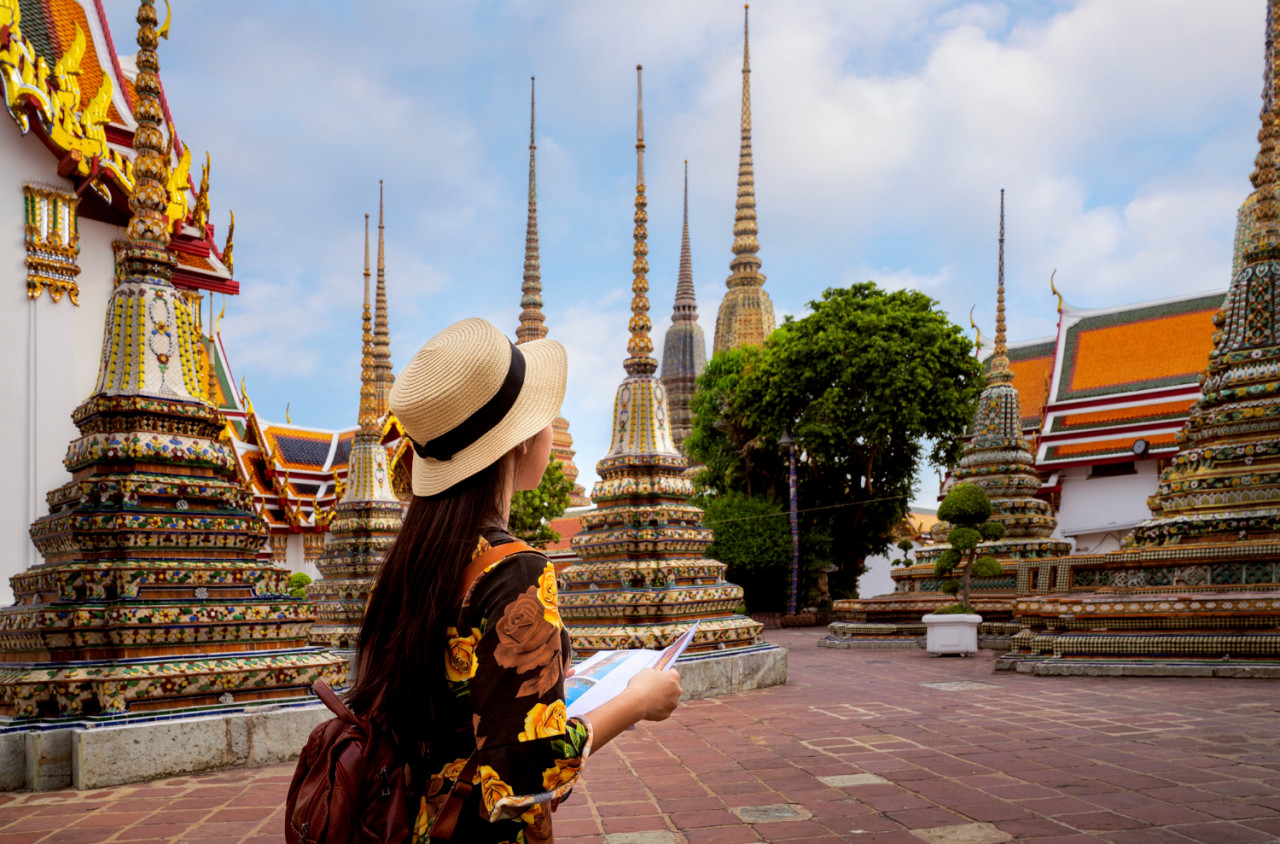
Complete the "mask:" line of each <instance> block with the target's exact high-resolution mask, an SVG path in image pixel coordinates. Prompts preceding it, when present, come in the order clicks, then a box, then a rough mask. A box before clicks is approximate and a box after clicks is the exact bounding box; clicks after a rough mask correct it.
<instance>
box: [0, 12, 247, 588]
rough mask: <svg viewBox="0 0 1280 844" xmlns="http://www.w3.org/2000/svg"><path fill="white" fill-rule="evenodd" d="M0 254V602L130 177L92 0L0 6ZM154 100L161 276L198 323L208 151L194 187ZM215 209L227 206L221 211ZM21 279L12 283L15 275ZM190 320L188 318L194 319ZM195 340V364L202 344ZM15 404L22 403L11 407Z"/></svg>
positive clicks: (40, 494) (221, 285)
mask: <svg viewBox="0 0 1280 844" xmlns="http://www.w3.org/2000/svg"><path fill="white" fill-rule="evenodd" d="M0 29H2V30H3V32H4V37H3V38H0V93H2V95H3V99H4V105H5V109H6V111H7V113H8V116H9V120H10V121H12V122H11V123H10V122H9V121H5V122H6V123H8V128H0V159H3V161H4V163H5V166H4V167H3V168H0V191H3V192H5V193H6V195H8V196H10V197H11V198H12V201H9V202H3V203H0V229H3V230H4V231H6V232H8V236H7V237H5V238H0V260H2V261H3V262H4V265H5V266H8V267H11V268H13V269H14V274H13V275H14V276H16V277H11V281H12V283H13V284H14V287H13V288H12V289H11V291H10V293H11V298H10V300H9V304H8V305H7V306H6V307H3V308H0V353H3V355H4V358H5V360H8V361H11V362H14V361H26V362H27V363H23V364H22V365H13V366H9V367H7V368H6V369H5V375H4V377H3V379H0V395H2V396H3V398H4V401H5V404H6V405H7V406H8V407H10V408H12V412H10V413H7V414H5V415H4V418H3V421H2V422H0V435H3V440H4V442H5V443H6V444H7V446H8V447H6V448H5V449H3V450H2V451H3V456H0V472H3V475H4V477H5V479H6V483H5V485H4V493H3V496H4V497H3V503H4V505H5V506H3V507H0V543H3V545H2V546H0V547H2V548H3V553H0V605H5V604H8V603H10V601H11V600H12V593H11V592H10V591H9V578H10V577H12V576H13V575H15V574H17V573H19V572H21V571H22V570H23V569H26V568H28V567H30V566H32V565H35V564H37V563H39V562H40V561H41V559H42V558H41V556H40V553H39V551H38V550H37V548H36V547H35V546H34V545H33V544H32V543H31V541H30V539H29V537H28V535H27V526H28V525H30V524H31V523H32V522H34V521H36V520H37V519H38V518H40V517H41V516H42V515H43V514H44V513H45V512H47V504H46V502H45V493H46V492H47V491H48V490H50V489H54V488H56V487H60V486H62V485H63V484H64V483H65V482H67V481H68V480H70V478H71V476H70V474H68V472H67V469H66V468H65V467H64V466H63V465H62V457H63V456H64V453H65V451H66V444H67V442H69V441H70V440H72V439H73V438H75V437H76V436H77V429H76V427H75V425H74V423H73V422H72V419H71V411H72V410H73V409H74V408H75V407H76V406H77V405H79V404H80V403H81V402H82V401H83V400H84V398H85V396H87V395H89V394H90V393H92V392H93V391H94V388H95V385H96V383H97V377H98V368H99V362H100V357H101V354H100V353H101V350H102V337H103V334H102V331H103V321H102V315H103V314H104V313H105V310H106V306H107V299H108V297H109V296H110V295H111V293H112V290H113V289H114V285H115V281H116V266H117V265H116V259H115V252H116V248H117V245H118V244H119V243H121V242H123V240H124V226H125V225H126V224H127V223H128V222H129V219H130V214H131V212H130V209H129V199H130V197H131V196H132V195H133V191H134V187H135V185H136V183H137V175H136V173H135V171H134V150H133V137H134V134H135V133H136V131H137V129H138V119H137V116H136V113H135V112H136V109H137V107H138V104H139V97H138V93H137V90H136V80H137V78H138V68H137V66H136V63H135V62H134V60H133V59H132V58H131V57H127V56H120V55H117V53H116V49H115V45H114V43H113V41H112V37H111V32H110V29H109V28H108V26H107V21H106V18H105V16H104V14H103V10H102V6H101V4H98V3H94V2H90V1H89V0H40V2H36V0H19V1H18V2H9V3H5V4H4V5H3V7H0ZM159 96H160V101H159V107H160V110H161V113H162V122H163V128H164V129H165V133H166V137H167V138H168V139H169V141H168V142H167V143H166V145H165V147H163V148H162V150H161V152H162V154H166V155H167V162H166V163H167V168H166V170H167V173H168V176H167V181H166V183H165V184H164V185H163V186H162V189H163V190H164V191H165V196H166V207H165V216H166V217H167V218H168V219H169V220H170V221H171V222H172V223H173V226H172V228H171V230H170V237H169V243H168V246H167V250H168V252H169V253H170V254H171V255H172V256H173V257H174V259H175V260H176V262H177V263H176V266H175V267H174V270H173V273H172V277H171V282H172V284H173V286H174V287H175V288H176V289H177V290H178V291H180V294H181V296H182V297H183V301H184V302H186V303H188V304H189V305H190V306H191V313H192V315H193V317H194V318H195V319H196V321H197V324H198V325H202V323H203V314H202V309H201V308H200V307H198V303H199V302H200V301H201V295H202V292H203V291H209V292H218V293H223V294H229V295H234V294H236V293H238V292H239V284H238V283H237V282H236V281H235V280H234V279H233V277H232V258H231V253H232V248H231V247H232V243H231V232H230V229H229V230H228V231H227V235H226V239H225V241H224V242H220V241H216V240H215V234H216V233H217V232H216V227H215V226H214V224H213V222H212V217H211V214H212V209H211V198H212V193H211V191H210V189H209V182H210V169H211V168H210V165H209V162H208V158H207V156H206V157H204V159H205V160H204V163H203V167H202V172H201V178H200V180H199V182H198V183H197V182H196V181H194V180H193V179H192V164H193V159H194V156H195V150H194V149H193V148H192V147H191V146H190V145H189V144H188V143H187V142H185V141H184V140H183V139H182V138H181V137H180V135H179V133H178V132H177V130H176V129H175V127H174V120H173V115H172V112H171V111H170V108H169V103H168V100H167V99H166V98H165V96H164V93H163V92H161V93H160V95H159ZM223 213H224V214H225V213H226V212H223ZM19 278H20V280H19ZM201 330H203V326H202V328H201ZM198 346H199V347H198V348H197V349H196V351H197V354H198V356H199V357H200V364H201V366H202V367H204V366H206V365H207V361H206V360H205V356H206V350H205V348H204V344H198ZM19 408H21V410H19Z"/></svg>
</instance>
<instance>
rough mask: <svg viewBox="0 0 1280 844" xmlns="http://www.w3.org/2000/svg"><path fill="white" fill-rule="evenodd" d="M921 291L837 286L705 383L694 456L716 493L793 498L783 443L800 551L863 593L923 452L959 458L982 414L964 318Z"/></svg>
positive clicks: (837, 582)
mask: <svg viewBox="0 0 1280 844" xmlns="http://www.w3.org/2000/svg"><path fill="white" fill-rule="evenodd" d="M937 306H938V303H937V302H936V301H934V300H933V299H931V298H930V297H928V296H926V295H925V294H923V293H920V292H918V291H914V290H897V291H884V290H881V289H880V288H879V287H877V286H876V285H875V284H874V283H873V282H866V283H861V284H855V285H853V286H851V287H849V288H832V289H829V290H827V291H826V292H825V293H824V294H823V296H822V298H821V299H819V300H817V301H814V302H811V303H810V307H811V308H812V309H813V312H812V313H811V314H809V315H808V316H806V317H804V318H802V319H798V320H797V319H792V318H790V317H788V318H787V320H786V321H785V322H784V323H783V324H782V325H781V326H779V327H778V329H777V330H776V331H775V332H774V333H773V334H772V335H771V336H770V337H769V339H768V340H767V341H766V342H765V344H764V346H763V347H761V348H759V349H750V350H744V351H737V352H730V353H727V354H726V353H721V354H718V355H716V356H714V357H713V358H712V359H711V361H709V362H708V364H707V368H706V370H705V371H704V372H703V375H702V377H701V378H700V379H699V381H698V395H697V396H696V397H695V400H694V404H693V409H694V412H695V414H696V418H695V423H694V429H693V432H692V433H691V435H690V437H689V439H688V440H687V441H686V442H687V444H688V448H689V453H690V455H691V456H692V457H694V458H695V459H696V460H698V461H700V462H702V463H704V464H705V465H706V467H707V468H706V470H705V471H704V472H702V473H701V475H700V477H699V483H700V484H701V485H702V486H703V487H704V488H706V489H708V490H709V491H712V492H716V493H721V492H727V491H731V490H732V491H739V492H744V493H746V492H748V491H749V492H750V493H751V494H753V495H761V494H766V493H767V494H768V495H769V496H770V497H771V498H772V499H773V500H774V501H775V502H777V503H779V504H782V503H784V502H786V500H787V471H786V468H785V462H784V460H783V458H782V457H781V455H780V454H779V452H778V445H777V443H778V440H779V438H780V437H781V435H782V433H783V431H785V430H790V431H791V432H792V435H793V437H794V439H795V448H796V453H797V458H798V467H797V472H798V485H799V491H798V494H799V504H800V508H801V510H802V511H804V512H802V514H801V547H802V553H804V554H805V555H806V556H809V555H816V556H817V558H818V559H817V560H815V561H814V562H818V561H821V562H824V563H829V564H833V565H835V566H836V571H835V572H834V573H833V574H832V577H831V590H832V594H833V595H834V596H836V597H843V596H848V595H852V594H855V593H856V588H857V587H856V584H857V576H858V574H860V573H861V571H862V568H863V560H864V559H865V558H866V557H867V556H869V555H871V554H877V553H882V552H884V551H885V550H886V549H887V547H888V545H889V543H890V541H891V533H890V531H891V529H892V527H893V526H894V525H895V524H897V523H898V521H899V520H900V519H901V518H902V517H903V515H904V514H905V513H906V504H907V500H908V498H909V497H910V494H911V491H912V482H913V479H914V478H915V475H916V471H917V469H918V468H919V465H920V462H921V461H922V460H928V461H930V462H932V463H933V464H935V465H938V466H946V465H949V464H950V463H951V462H952V461H953V460H954V459H955V458H956V457H957V456H958V454H959V449H960V437H961V436H962V434H963V433H964V431H965V429H966V428H967V426H968V424H969V421H970V419H971V418H972V415H973V409H974V404H975V402H976V400H977V396H978V393H979V391H980V390H981V386H982V369H981V365H980V364H979V363H978V361H977V360H975V359H974V357H973V354H972V352H973V346H972V344H971V343H970V342H969V340H968V339H967V338H966V337H965V336H964V333H963V331H962V330H961V329H960V327H959V326H957V325H955V324H954V323H952V322H951V320H950V319H949V318H948V317H947V315H946V314H945V313H943V312H942V311H940V310H939V309H938V307H937Z"/></svg>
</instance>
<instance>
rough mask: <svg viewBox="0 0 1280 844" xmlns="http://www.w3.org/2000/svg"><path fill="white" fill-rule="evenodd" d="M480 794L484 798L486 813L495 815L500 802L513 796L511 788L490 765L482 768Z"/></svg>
mask: <svg viewBox="0 0 1280 844" xmlns="http://www.w3.org/2000/svg"><path fill="white" fill-rule="evenodd" d="M480 793H481V795H483V797H484V808H485V811H486V812H488V813H490V814H493V809H494V807H495V806H497V805H498V802H499V801H500V800H503V799H504V798H507V797H510V796H512V794H514V792H513V791H512V790H511V786H509V785H507V784H506V783H505V782H503V781H502V777H500V776H498V772H497V771H495V770H494V769H493V768H490V767H489V766H488V765H481V766H480Z"/></svg>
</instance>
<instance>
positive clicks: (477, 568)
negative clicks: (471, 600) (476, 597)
mask: <svg viewBox="0 0 1280 844" xmlns="http://www.w3.org/2000/svg"><path fill="white" fill-rule="evenodd" d="M526 552H532V553H534V554H542V552H541V551H539V550H538V549H537V548H534V547H533V546H532V545H530V544H528V543H527V542H521V541H520V540H519V539H517V540H516V541H515V542H506V543H503V544H502V545H494V546H493V547H492V548H490V549H489V550H488V551H485V552H484V553H483V554H481V555H480V556H478V557H476V558H475V559H474V560H472V561H471V562H470V563H468V564H467V568H466V569H465V570H464V571H463V573H462V586H461V594H459V595H458V600H459V601H461V600H462V599H463V598H465V597H466V596H467V592H469V591H470V590H471V584H473V583H475V582H476V578H477V577H479V576H480V575H481V574H482V573H483V572H484V570H485V569H487V568H489V566H491V565H493V564H494V563H499V562H501V561H503V560H505V559H506V558H507V557H514V556H515V555H516V554H524V553H526ZM544 556H545V555H544Z"/></svg>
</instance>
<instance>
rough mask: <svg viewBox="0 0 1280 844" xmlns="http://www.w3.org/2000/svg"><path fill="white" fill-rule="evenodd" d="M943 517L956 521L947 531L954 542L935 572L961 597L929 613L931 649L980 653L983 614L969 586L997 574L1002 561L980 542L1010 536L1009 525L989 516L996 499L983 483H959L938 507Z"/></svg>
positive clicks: (947, 588)
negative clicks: (975, 606) (982, 550)
mask: <svg viewBox="0 0 1280 844" xmlns="http://www.w3.org/2000/svg"><path fill="white" fill-rule="evenodd" d="M938 518H939V519H941V520H942V521H945V522H947V523H948V524H950V525H952V528H951V532H950V533H948V534H947V542H948V543H949V544H950V545H951V547H950V548H948V549H947V550H946V551H943V552H942V554H940V555H939V556H938V561H937V563H936V564H935V565H934V573H935V574H936V575H937V576H938V577H945V578H948V579H947V580H945V581H944V582H943V584H942V587H941V588H942V591H943V592H944V593H945V594H947V595H953V596H959V598H960V600H959V601H958V602H956V603H954V604H948V605H947V606H945V607H942V608H941V609H939V610H937V611H936V612H933V613H931V614H929V615H926V616H925V617H924V618H923V619H921V620H922V621H923V622H924V623H925V649H926V650H927V651H928V652H929V653H931V654H944V653H954V654H971V653H977V652H978V625H979V624H981V623H982V616H980V615H978V614H977V613H975V612H974V611H973V607H972V606H970V604H969V587H970V583H971V581H972V579H973V578H974V577H995V576H996V575H998V574H1000V571H1001V569H1000V563H998V562H996V560H995V558H994V557H990V556H982V557H979V556H978V549H979V544H980V543H982V542H994V541H996V540H998V539H1001V538H1003V537H1004V525H1003V524H1001V523H1000V522H993V521H989V519H990V518H991V499H990V498H988V497H987V493H986V491H984V490H983V489H982V487H979V486H976V485H974V484H956V485H955V486H954V487H952V488H951V492H949V493H947V497H946V498H945V499H943V501H942V506H940V507H939V508H938Z"/></svg>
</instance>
